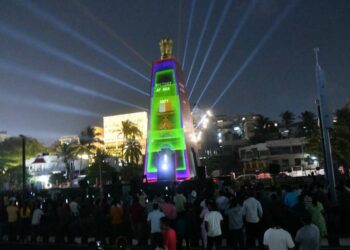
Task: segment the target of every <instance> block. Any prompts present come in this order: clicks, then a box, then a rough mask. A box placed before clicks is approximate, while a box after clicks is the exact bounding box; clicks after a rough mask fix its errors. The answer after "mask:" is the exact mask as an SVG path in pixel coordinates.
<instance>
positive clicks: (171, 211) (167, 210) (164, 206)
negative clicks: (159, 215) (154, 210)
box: [160, 196, 176, 222]
mask: <svg viewBox="0 0 350 250" xmlns="http://www.w3.org/2000/svg"><path fill="white" fill-rule="evenodd" d="M160 209H161V210H162V211H163V213H164V214H165V216H166V217H167V218H168V219H169V220H170V221H171V222H173V221H174V220H175V219H176V207H175V205H174V204H172V203H171V201H170V198H169V197H168V196H165V198H164V202H163V203H161V204H160Z"/></svg>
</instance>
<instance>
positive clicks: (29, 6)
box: [21, 1, 149, 83]
mask: <svg viewBox="0 0 350 250" xmlns="http://www.w3.org/2000/svg"><path fill="white" fill-rule="evenodd" d="M21 3H22V4H23V5H24V6H25V7H26V8H27V9H29V10H30V11H31V12H32V13H33V14H35V15H36V16H38V17H40V18H42V19H45V20H46V21H48V22H50V23H51V24H53V25H54V26H56V27H57V28H58V29H60V30H61V31H63V32H65V33H67V34H69V35H71V36H72V37H74V38H75V39H77V40H79V41H80V42H82V43H84V44H86V45H87V46H89V47H90V48H92V49H94V50H95V51H97V52H99V53H101V54H102V55H104V56H106V57H108V58H109V59H111V60H112V61H114V62H116V63H118V64H119V65H121V66H122V67H124V68H126V69H128V70H129V71H131V72H133V73H135V74H136V75H138V76H140V77H141V78H143V79H144V80H146V81H147V83H148V81H149V79H148V77H146V76H145V75H143V74H141V73H140V72H139V71H137V70H136V69H134V68H132V67H131V66H130V65H128V64H127V63H125V62H123V61H122V60H121V59H119V58H117V57H116V56H114V55H112V54H110V53H109V52H108V51H106V50H105V49H103V48H101V47H100V46H98V45H97V44H96V43H94V42H93V41H91V40H90V39H88V38H86V37H85V36H83V35H81V34H80V33H79V32H77V31H76V30H74V29H72V28H70V27H69V26H68V25H66V24H64V23H63V22H62V21H60V20H59V19H57V18H56V17H54V16H52V15H51V14H49V13H47V12H45V11H44V10H43V9H41V8H40V7H38V6H36V5H35V4H33V3H31V2H30V1H21Z"/></svg>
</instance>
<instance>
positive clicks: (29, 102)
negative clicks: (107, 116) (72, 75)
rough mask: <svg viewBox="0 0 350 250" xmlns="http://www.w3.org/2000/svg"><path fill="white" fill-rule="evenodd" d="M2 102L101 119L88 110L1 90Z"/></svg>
mask: <svg viewBox="0 0 350 250" xmlns="http://www.w3.org/2000/svg"><path fill="white" fill-rule="evenodd" d="M0 101H5V102H9V103H17V104H19V105H25V106H31V107H35V108H39V109H45V110H50V111H54V112H61V113H67V114H72V115H81V116H89V117H101V114H98V113H94V112H91V111H88V110H84V109H79V108H75V107H69V106H64V105H61V104H57V103H53V102H47V101H42V100H38V99H34V98H28V97H27V96H26V97H23V96H15V95H11V94H10V93H6V92H5V91H3V90H1V94H0Z"/></svg>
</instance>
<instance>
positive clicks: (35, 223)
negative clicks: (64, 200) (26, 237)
mask: <svg viewBox="0 0 350 250" xmlns="http://www.w3.org/2000/svg"><path fill="white" fill-rule="evenodd" d="M43 215H44V212H43V210H41V208H40V204H37V206H36V209H35V210H34V212H33V216H32V237H31V240H32V241H33V242H35V241H36V237H37V235H38V233H39V231H40V222H41V218H42V217H43Z"/></svg>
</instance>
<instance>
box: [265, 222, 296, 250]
mask: <svg viewBox="0 0 350 250" xmlns="http://www.w3.org/2000/svg"><path fill="white" fill-rule="evenodd" d="M272 220H273V221H272V222H273V223H272V224H273V226H272V227H271V228H269V229H267V230H266V232H265V234H264V245H265V247H266V248H267V249H268V250H288V249H292V248H294V246H295V245H294V242H293V240H292V236H291V235H290V233H288V232H287V231H286V230H284V229H282V228H281V223H280V222H279V221H280V220H279V219H278V218H276V217H275V218H273V219H272Z"/></svg>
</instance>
